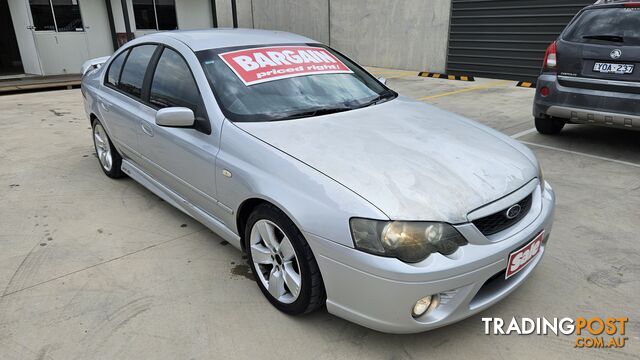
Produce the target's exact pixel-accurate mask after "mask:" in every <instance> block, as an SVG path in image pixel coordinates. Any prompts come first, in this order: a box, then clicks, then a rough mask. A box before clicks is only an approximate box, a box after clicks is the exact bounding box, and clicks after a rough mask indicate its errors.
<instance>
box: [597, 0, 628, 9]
mask: <svg viewBox="0 0 640 360" xmlns="http://www.w3.org/2000/svg"><path fill="white" fill-rule="evenodd" d="M628 3H636V4H637V3H640V0H598V1H596V2H595V3H594V4H593V5H589V6H587V7H586V9H591V8H601V7H621V6H623V5H624V4H628Z"/></svg>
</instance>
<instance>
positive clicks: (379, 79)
mask: <svg viewBox="0 0 640 360" xmlns="http://www.w3.org/2000/svg"><path fill="white" fill-rule="evenodd" d="M378 81H380V82H381V83H382V85H387V79H385V78H384V77H382V76H381V77H379V78H378Z"/></svg>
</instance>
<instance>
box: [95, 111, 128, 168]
mask: <svg viewBox="0 0 640 360" xmlns="http://www.w3.org/2000/svg"><path fill="white" fill-rule="evenodd" d="M91 128H92V133H93V147H94V149H95V151H96V156H97V157H98V163H99V164H100V168H101V169H102V171H103V172H104V173H105V175H107V176H108V177H110V178H112V179H118V178H121V177H124V176H125V174H124V173H123V172H122V169H121V166H122V156H120V154H119V153H118V150H116V147H115V146H113V143H112V142H111V139H110V138H109V135H108V134H107V131H106V130H105V128H104V126H103V125H102V123H100V121H99V120H98V119H94V120H93V122H92V123H91Z"/></svg>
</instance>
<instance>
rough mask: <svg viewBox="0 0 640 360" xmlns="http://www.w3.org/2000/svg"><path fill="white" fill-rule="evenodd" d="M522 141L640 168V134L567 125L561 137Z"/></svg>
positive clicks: (530, 137)
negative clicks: (621, 162) (627, 163)
mask: <svg viewBox="0 0 640 360" xmlns="http://www.w3.org/2000/svg"><path fill="white" fill-rule="evenodd" d="M518 140H520V141H523V142H528V143H532V144H537V145H543V146H551V147H554V148H558V149H562V150H568V151H575V152H581V153H585V154H589V155H594V156H600V157H604V158H607V159H613V160H619V161H626V162H630V163H633V164H638V165H640V132H639V131H634V130H626V129H616V128H607V127H601V126H593V125H575V124H567V125H566V126H565V128H564V129H563V130H562V132H561V133H560V134H558V135H541V134H538V133H532V134H529V135H527V136H523V137H521V138H519V139H518Z"/></svg>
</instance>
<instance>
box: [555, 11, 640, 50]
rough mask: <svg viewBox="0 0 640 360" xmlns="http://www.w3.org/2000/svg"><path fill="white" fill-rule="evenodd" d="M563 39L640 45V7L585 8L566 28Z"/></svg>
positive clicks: (592, 42)
mask: <svg viewBox="0 0 640 360" xmlns="http://www.w3.org/2000/svg"><path fill="white" fill-rule="evenodd" d="M563 39H564V40H567V41H572V42H581V43H591V44H612V43H617V44H621V45H632V46H637V45H640V8H636V7H624V8H609V9H602V8H600V9H597V8H596V9H591V10H586V11H585V12H583V13H582V15H580V17H579V18H578V19H577V20H576V21H575V22H574V23H573V24H572V25H571V26H570V27H569V28H568V30H567V32H566V34H565V35H564V37H563Z"/></svg>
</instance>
